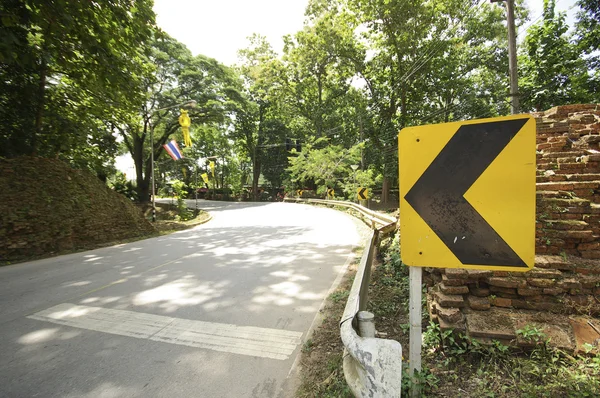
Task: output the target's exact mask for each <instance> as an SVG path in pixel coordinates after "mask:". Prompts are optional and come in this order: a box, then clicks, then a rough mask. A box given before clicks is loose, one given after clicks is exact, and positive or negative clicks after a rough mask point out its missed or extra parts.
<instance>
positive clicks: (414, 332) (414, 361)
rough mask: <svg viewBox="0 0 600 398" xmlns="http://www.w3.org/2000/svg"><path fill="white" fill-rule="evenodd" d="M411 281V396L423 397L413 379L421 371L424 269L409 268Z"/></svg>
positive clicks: (409, 364)
mask: <svg viewBox="0 0 600 398" xmlns="http://www.w3.org/2000/svg"><path fill="white" fill-rule="evenodd" d="M408 272H409V279H410V297H409V306H410V312H409V318H410V345H409V348H410V353H409V357H408V360H409V363H408V366H409V375H410V378H411V379H412V380H413V383H414V384H413V389H412V393H411V396H412V397H420V396H421V386H419V385H417V384H416V383H415V379H414V378H413V375H414V372H415V370H416V371H417V372H420V371H421V342H422V330H421V319H422V316H421V296H422V290H421V285H422V279H423V269H422V268H421V267H408Z"/></svg>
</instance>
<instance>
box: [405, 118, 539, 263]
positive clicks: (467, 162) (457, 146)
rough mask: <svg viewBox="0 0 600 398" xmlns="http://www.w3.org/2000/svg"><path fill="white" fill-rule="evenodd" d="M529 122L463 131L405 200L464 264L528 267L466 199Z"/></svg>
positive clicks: (470, 126)
mask: <svg viewBox="0 0 600 398" xmlns="http://www.w3.org/2000/svg"><path fill="white" fill-rule="evenodd" d="M527 121H528V119H512V120H504V121H498V122H488V123H481V124H468V125H464V126H461V127H460V128H459V129H458V131H457V132H456V133H455V134H454V136H452V138H451V139H450V141H449V142H448V143H447V144H446V146H445V147H444V149H442V151H441V152H440V153H439V154H438V156H437V157H436V158H435V159H434V161H433V162H432V163H431V165H429V167H428V168H427V170H425V172H424V173H423V175H421V177H420V178H419V180H418V181H417V182H416V183H415V185H414V186H413V187H412V188H411V189H410V191H409V192H408V193H407V194H406V196H405V197H404V198H405V199H406V201H407V202H408V203H409V204H410V205H411V206H412V207H413V208H414V209H415V211H416V212H417V213H418V214H419V215H420V216H421V218H423V220H424V221H425V222H426V223H427V225H429V227H430V228H431V229H432V230H433V231H434V232H435V233H436V235H437V236H438V237H439V238H440V239H441V240H442V242H444V244H445V245H446V246H448V248H449V249H450V250H451V251H452V253H454V255H455V256H456V257H457V258H458V259H459V260H460V262H461V263H463V264H472V265H497V266H512V267H527V264H525V262H524V261H523V260H522V259H521V258H520V257H519V256H518V255H517V253H515V251H514V250H513V249H512V248H511V247H510V246H509V245H508V244H507V243H506V242H505V241H504V239H502V237H501V236H500V235H498V233H497V232H496V231H495V230H494V229H493V228H492V227H491V226H490V225H489V224H488V223H487V221H485V220H484V218H483V217H482V216H481V215H480V214H479V213H478V212H477V211H476V210H475V209H474V208H473V206H471V204H470V203H469V202H467V200H466V199H465V198H464V194H465V192H467V190H468V189H469V188H470V187H471V185H473V183H474V182H475V181H477V179H478V178H479V176H480V175H481V174H482V173H483V172H484V171H485V170H486V169H487V167H488V166H489V165H490V164H491V163H492V162H493V161H494V159H496V157H497V156H498V155H499V154H500V152H502V150H503V149H504V148H505V147H506V146H507V145H508V143H509V142H510V141H511V140H512V139H513V137H514V136H515V135H517V133H518V132H519V130H521V127H523V125H525V123H526V122H527ZM417 141H418V140H417Z"/></svg>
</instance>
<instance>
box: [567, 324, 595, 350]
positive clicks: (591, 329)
mask: <svg viewBox="0 0 600 398" xmlns="http://www.w3.org/2000/svg"><path fill="white" fill-rule="evenodd" d="M570 323H571V327H572V328H573V335H574V336H575V344H576V348H575V353H577V352H583V353H585V352H586V350H585V348H584V345H585V344H590V345H592V346H594V345H596V344H597V343H596V342H597V341H598V339H600V333H598V330H600V321H599V320H594V319H589V318H583V317H578V318H572V319H570ZM590 323H591V324H592V325H593V326H592V325H590ZM597 352H598V351H597Z"/></svg>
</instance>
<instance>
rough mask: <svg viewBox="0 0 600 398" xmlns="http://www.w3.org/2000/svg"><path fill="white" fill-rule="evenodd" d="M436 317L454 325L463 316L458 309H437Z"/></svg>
mask: <svg viewBox="0 0 600 398" xmlns="http://www.w3.org/2000/svg"><path fill="white" fill-rule="evenodd" d="M437 315H438V317H439V319H443V320H444V321H446V322H448V323H456V322H459V321H462V320H463V314H462V312H461V311H460V309H458V308H438V310H437Z"/></svg>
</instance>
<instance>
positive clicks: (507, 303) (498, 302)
mask: <svg viewBox="0 0 600 398" xmlns="http://www.w3.org/2000/svg"><path fill="white" fill-rule="evenodd" d="M491 303H492V305H494V306H496V307H503V308H511V307H512V299H509V298H504V297H494V298H492V299H491Z"/></svg>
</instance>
